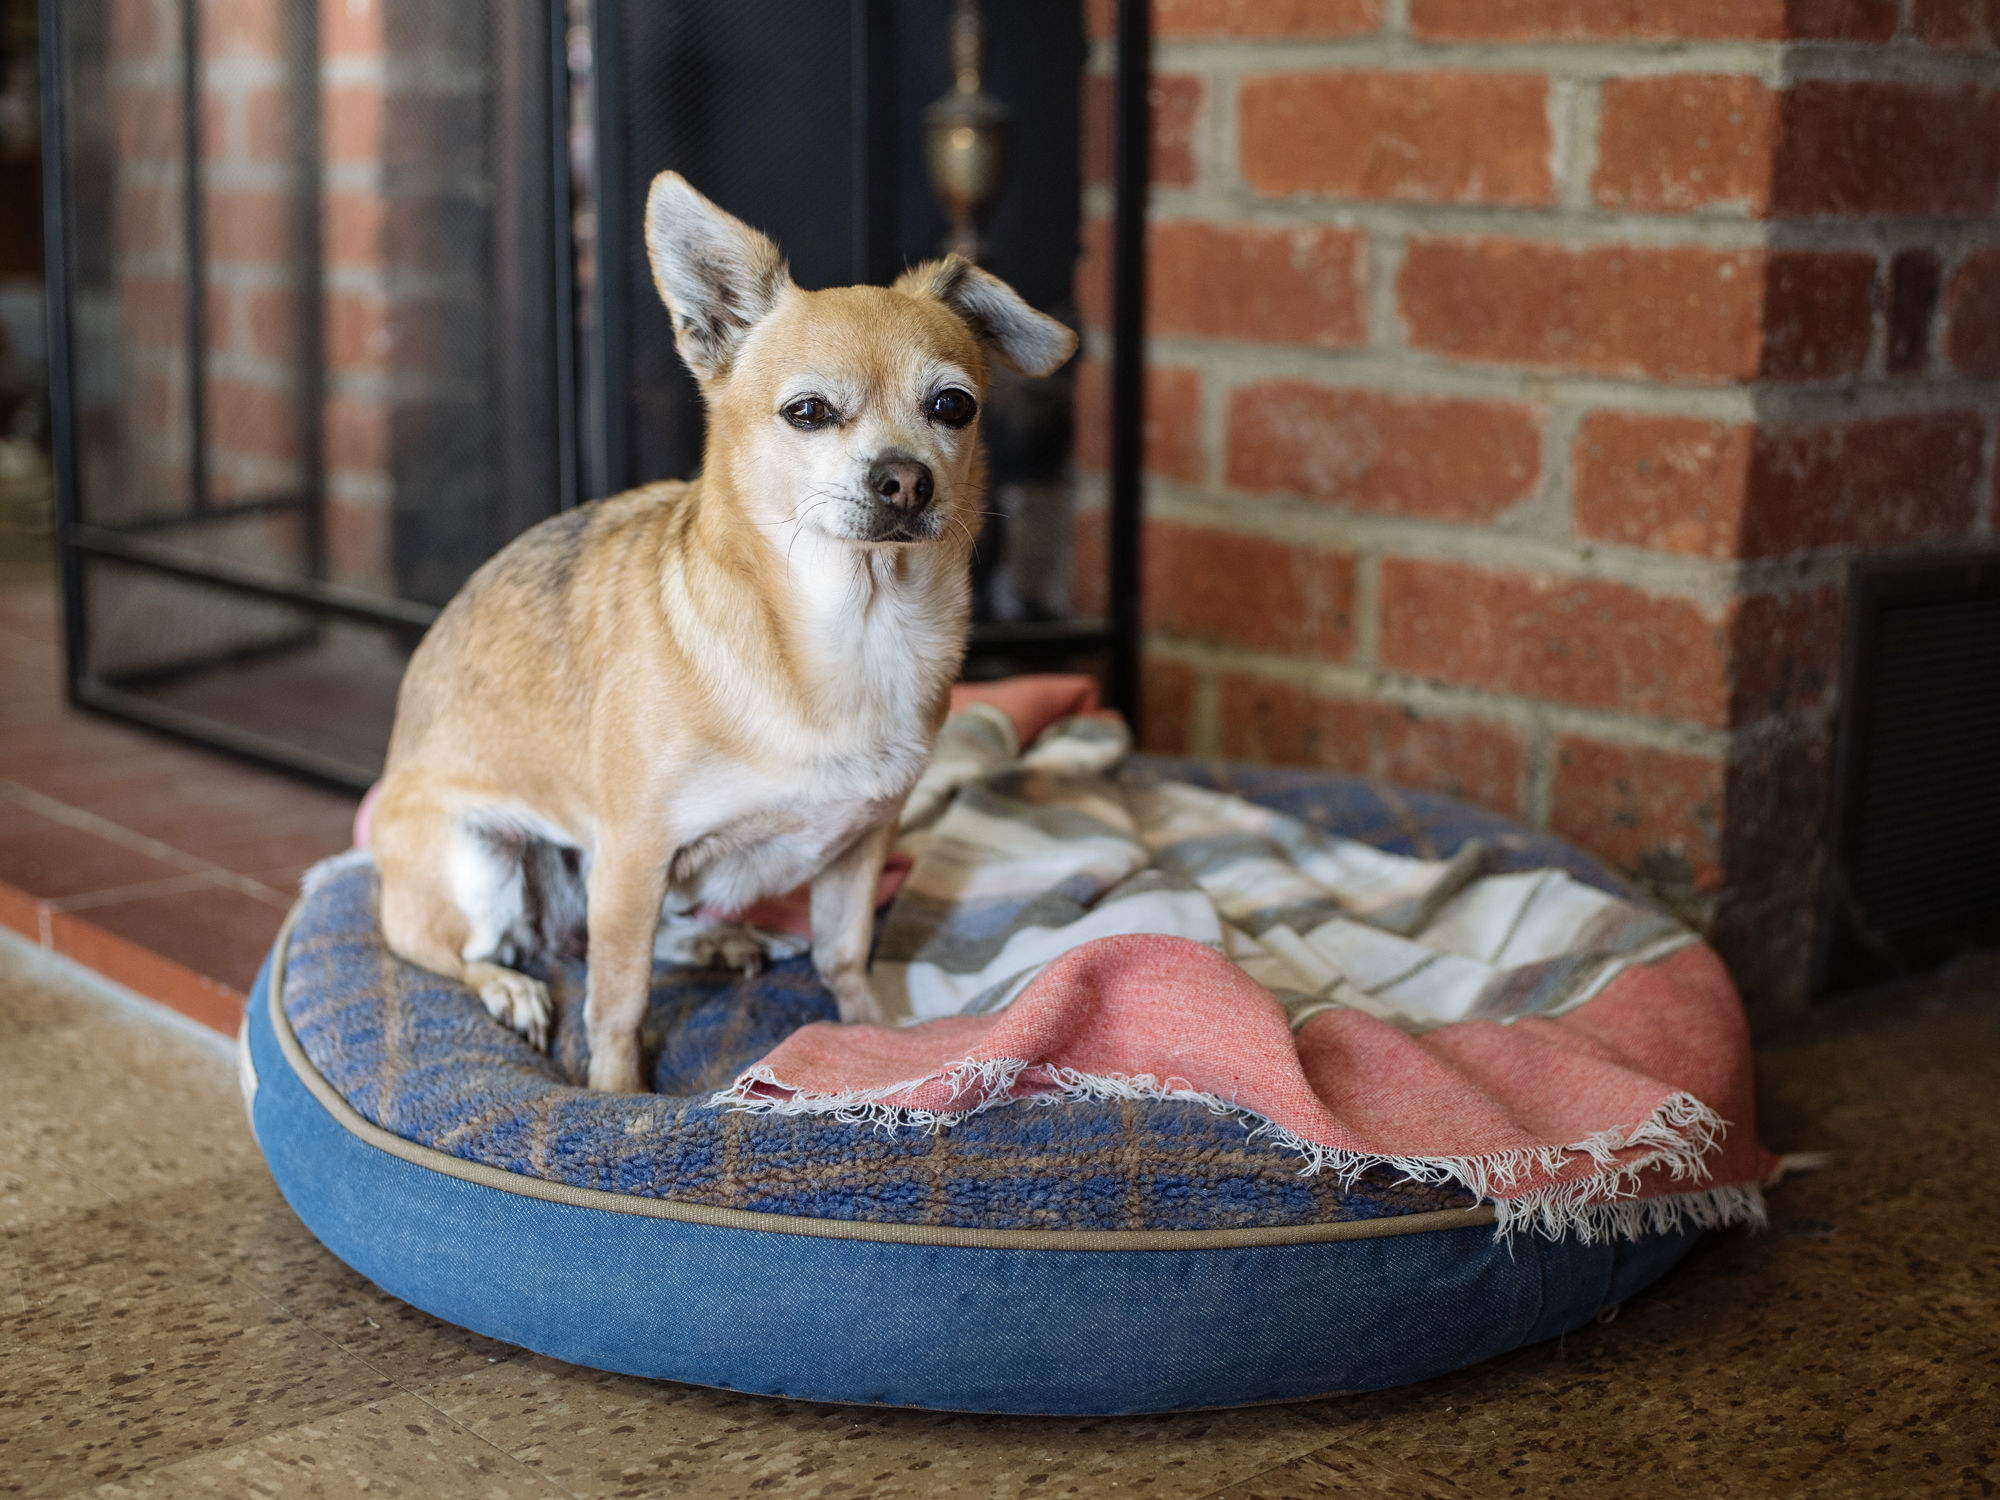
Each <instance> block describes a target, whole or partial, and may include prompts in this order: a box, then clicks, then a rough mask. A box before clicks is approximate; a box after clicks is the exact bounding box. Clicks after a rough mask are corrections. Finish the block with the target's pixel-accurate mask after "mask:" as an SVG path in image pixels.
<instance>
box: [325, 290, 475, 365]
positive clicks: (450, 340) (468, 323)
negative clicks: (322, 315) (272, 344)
mask: <svg viewBox="0 0 2000 1500" xmlns="http://www.w3.org/2000/svg"><path fill="white" fill-rule="evenodd" d="M477 333H478V327H477V324H476V322H475V321H473V320H471V319H469V318H468V317H467V315H466V310H465V308H464V307H463V306H462V305H461V304H457V303H454V302H448V301H441V300H437V299H433V298H430V297H423V296H417V295H407V294H406V295H403V296H395V297H389V296H384V295H382V294H380V293H375V292H334V293H332V294H331V295H329V296H328V297H327V299H326V354H327V361H328V363H329V364H330V365H331V366H332V367H333V368H334V369H336V370H343V371H345V370H398V371H405V372H412V373H420V374H444V373H470V371H471V367H472V364H473V363H474V362H476V361H477V359H478V358H480V353H479V345H478V339H477Z"/></svg>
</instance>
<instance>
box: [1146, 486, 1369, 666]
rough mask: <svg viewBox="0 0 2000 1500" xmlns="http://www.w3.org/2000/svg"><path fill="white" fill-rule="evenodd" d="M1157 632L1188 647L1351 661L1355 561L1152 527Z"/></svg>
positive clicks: (1226, 535) (1150, 585)
mask: <svg viewBox="0 0 2000 1500" xmlns="http://www.w3.org/2000/svg"><path fill="white" fill-rule="evenodd" d="M1145 574H1146V580H1145V593H1144V597H1145V601H1146V624H1147V626H1148V628H1150V629H1154V630H1162V631H1165V632H1167V633H1168V634H1170V635H1175V636H1178V637H1180V638H1181V639H1183V640H1194V641H1203V642H1206V643H1208V644H1211V645H1220V646H1241V647H1244V648H1246V649H1248V650H1252V651H1280V652H1289V653H1292V654H1294V655H1301V656H1316V657H1321V658H1324V659H1326V660H1329V661H1345V660H1346V659H1347V658H1348V657H1349V656H1350V655H1352V654H1353V651H1354V558H1353V556H1352V555H1350V554H1348V553H1336V552H1317V551H1313V550H1310V549H1308V548H1304V547H1295V546H1292V545H1290V544H1288V543H1285V542H1275V541H1271V540H1268V539H1267V538H1264V537H1255V536H1240V535H1238V534H1236V533H1234V532H1228V531H1212V530H1209V529H1207V528H1205V527H1196V526H1184V525H1181V524H1180V523H1179V522H1175V521H1157V520H1156V521H1149V522H1147V523H1146V536H1145Z"/></svg>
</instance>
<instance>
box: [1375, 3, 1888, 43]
mask: <svg viewBox="0 0 2000 1500" xmlns="http://www.w3.org/2000/svg"><path fill="white" fill-rule="evenodd" d="M1896 19H1897V17H1896V0H1414V3H1413V4H1412V6H1411V10H1410V28H1411V30H1412V31H1413V32H1415V34H1416V35H1417V36H1419V37H1422V38H1424V39H1425V40H1428V41H1501V42H1529V41H1595V40H1617V39H1622V38H1633V39H1636V40H1667V39H1670V38H1679V37H1687V38H1696V37H1718V38H1736V37H1748V38H1754V39H1758V40H1766V41H1778V40H1782V39H1784V38H1786V37H1812V38H1821V39H1828V40H1839V41H1873V42H1881V41H1887V40H1888V39H1889V38H1890V37H1891V36H1892V35H1894V34H1895V30H1896Z"/></svg>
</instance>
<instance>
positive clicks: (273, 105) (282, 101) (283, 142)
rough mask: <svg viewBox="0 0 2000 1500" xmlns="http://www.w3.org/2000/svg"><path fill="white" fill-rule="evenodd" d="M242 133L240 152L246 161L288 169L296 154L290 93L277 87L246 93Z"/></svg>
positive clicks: (247, 91)
mask: <svg viewBox="0 0 2000 1500" xmlns="http://www.w3.org/2000/svg"><path fill="white" fill-rule="evenodd" d="M243 133H244V139H243V150H244V154H245V155H246V156H247V158H248V159H249V160H251V161H255V162H265V163H269V164H272V165H289V164H290V162H291V161H292V157H293V152H294V151H295V150H296V145H295V143H294V141H293V140H292V99H291V95H290V93H289V92H288V91H287V90H285V89H282V88H276V87H273V88H258V89H248V90H246V91H245V92H244V94H243Z"/></svg>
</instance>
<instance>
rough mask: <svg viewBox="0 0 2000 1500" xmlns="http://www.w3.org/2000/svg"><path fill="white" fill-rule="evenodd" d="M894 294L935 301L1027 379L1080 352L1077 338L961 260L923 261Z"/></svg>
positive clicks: (903, 277)
mask: <svg viewBox="0 0 2000 1500" xmlns="http://www.w3.org/2000/svg"><path fill="white" fill-rule="evenodd" d="M896 290H897V291H899V292H902V293H904V294H906V295H908V296H911V297H935V298H937V300H938V301H940V302H942V303H943V304H944V305H945V306H946V307H949V308H950V309H951V310H952V311H953V312H955V313H957V314H958V315H959V316H960V317H961V318H963V319H965V322H966V326H967V327H969V328H970V329H971V330H972V332H973V336H974V337H976V338H977V339H978V340H979V342H980V343H981V344H983V345H985V346H986V349H987V352H989V353H990V354H992V355H994V356H995V357H996V358H998V359H999V361H1000V362H1001V363H1002V364H1004V365H1006V366H1007V367H1008V368H1009V369H1011V370H1018V371H1020V372H1021V373H1022V374H1023V375H1047V374H1050V373H1052V372H1053V371H1055V370H1056V369H1058V368H1060V367H1061V365H1062V362H1063V361H1064V360H1066V359H1068V358H1069V357H1070V355H1072V354H1073V353H1075V352H1076V335H1075V334H1074V333H1071V332H1070V331H1069V329H1067V328H1065V327H1064V326H1063V325H1062V324H1060V323H1058V322H1057V321H1056V320H1055V319H1054V318H1052V317H1050V316H1049V315H1048V314H1046V313H1039V312H1036V311H1035V309H1034V308H1032V307H1030V306H1028V304H1027V303H1026V302H1024V301H1022V300H1021V294H1020V293H1019V292H1017V291H1015V290H1014V289H1013V288H1012V287H1011V286H1009V285H1007V283H1006V282H1004V281H1002V280H1001V279H1000V278H999V277H998V276H995V275H994V274H993V273H992V272H990V271H982V270H981V269H980V268H979V267H978V266H975V265H974V264H973V263H972V262H971V261H969V260H967V259H966V258H965V257H964V256H962V255H947V256H946V257H945V258H944V259H943V260H929V261H925V262H924V263H923V264H922V265H920V266H912V267H911V268H910V269H909V270H907V271H905V272H904V273H903V274H902V275H901V276H899V277H897V278H896Z"/></svg>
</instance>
